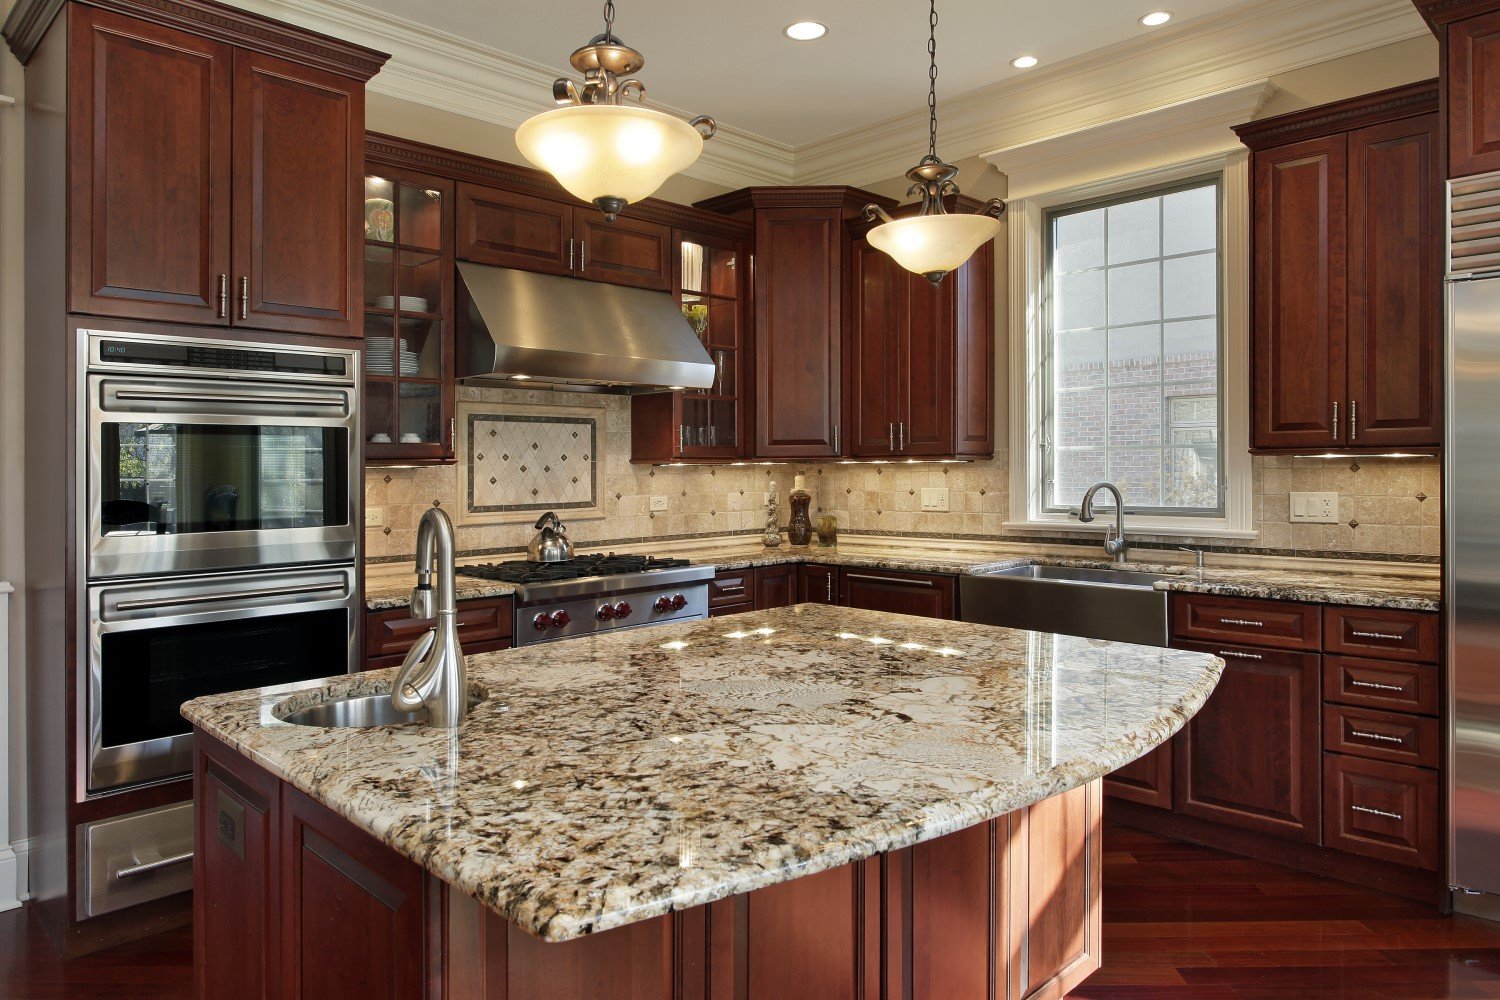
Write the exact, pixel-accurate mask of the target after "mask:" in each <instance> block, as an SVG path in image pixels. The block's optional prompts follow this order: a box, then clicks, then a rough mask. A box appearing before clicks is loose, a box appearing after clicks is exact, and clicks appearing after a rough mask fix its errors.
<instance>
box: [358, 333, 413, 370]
mask: <svg viewBox="0 0 1500 1000" xmlns="http://www.w3.org/2000/svg"><path fill="white" fill-rule="evenodd" d="M402 343H403V345H404V343H405V341H403V342H402ZM365 371H367V372H369V373H370V374H372V375H394V374H396V338H394V337H366V338H365Z"/></svg>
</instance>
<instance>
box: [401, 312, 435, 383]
mask: <svg viewBox="0 0 1500 1000" xmlns="http://www.w3.org/2000/svg"><path fill="white" fill-rule="evenodd" d="M400 329H401V336H400V340H399V342H398V343H397V344H396V364H397V366H398V367H399V369H400V373H401V375H402V376H403V377H405V378H442V377H443V323H442V320H436V319H427V318H425V317H421V316H402V317H401V321H400Z"/></svg>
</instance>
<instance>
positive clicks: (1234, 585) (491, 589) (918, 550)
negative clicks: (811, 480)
mask: <svg viewBox="0 0 1500 1000" xmlns="http://www.w3.org/2000/svg"><path fill="white" fill-rule="evenodd" d="M630 548H641V549H643V550H647V549H649V550H651V551H657V552H660V551H665V550H670V553H671V554H672V555H677V556H682V557H685V558H688V559H691V560H693V561H694V562H700V563H713V564H714V565H715V566H717V567H718V568H719V569H745V568H749V567H752V566H777V565H783V564H785V563H799V562H808V563H822V564H829V565H835V566H859V567H864V568H867V569H889V570H906V571H909V572H914V573H953V574H957V575H963V574H980V573H987V572H991V571H993V570H996V569H1006V568H1010V567H1013V566H1025V565H1030V564H1033V563H1044V564H1047V565H1052V566H1089V567H1099V568H1109V567H1111V566H1114V565H1116V564H1115V563H1113V562H1111V561H1110V560H1109V559H1107V558H1100V557H1094V558H1089V557H1087V556H1085V555H1084V554H1083V553H1088V552H1091V551H1097V550H1090V549H1088V548H1085V547H1082V546H1069V547H1068V548H1069V549H1074V550H1076V551H1074V552H1069V551H1068V549H1065V548H1061V547H1058V546H1051V547H1039V546H1032V545H1027V544H1024V543H1017V542H994V543H982V542H972V543H966V542H954V543H950V544H940V543H933V542H931V541H912V542H910V543H902V542H890V541H882V542H876V541H870V542H865V541H856V542H849V543H845V544H843V545H839V546H835V547H832V548H822V547H819V546H811V547H806V548H791V547H789V546H785V545H784V546H782V547H781V548H779V549H768V548H766V547H764V546H763V545H761V544H760V543H759V542H758V541H755V540H753V539H741V538H734V539H727V540H718V541H716V542H714V543H712V544H707V545H706V544H704V543H702V542H691V543H669V544H665V545H663V544H655V545H651V546H634V547H627V548H625V549H623V550H622V551H629V549H630ZM1137 551H1138V552H1148V551H1152V550H1145V549H1141V550H1137ZM504 558H514V557H507V556H493V557H479V558H467V559H461V560H460V564H462V563H473V562H488V561H494V560H497V559H504ZM1213 560H1214V557H1213V556H1210V562H1212V561H1213ZM1235 562H1236V565H1234V566H1228V567H1219V566H1212V565H1211V566H1209V568H1207V569H1205V570H1203V572H1202V573H1201V574H1200V573H1199V572H1198V570H1196V569H1194V568H1193V567H1191V566H1187V565H1183V564H1182V563H1166V562H1151V561H1149V560H1145V559H1143V560H1132V561H1131V562H1130V563H1128V564H1126V568H1129V569H1137V570H1142V571H1145V572H1154V573H1165V574H1170V575H1172V576H1173V579H1171V580H1167V581H1163V582H1162V583H1159V584H1157V588H1158V589H1160V590H1175V591H1183V592H1187V593H1196V594H1219V595H1223V596H1227V597H1254V598H1266V599H1270V600H1283V601H1307V602H1311V603H1319V604H1344V605H1355V606H1359V607H1377V608H1398V609H1404V610H1408V611H1437V610H1439V608H1440V607H1441V600H1440V591H1441V586H1440V582H1439V579H1438V574H1437V569H1436V567H1425V566H1424V567H1405V568H1404V569H1398V568H1397V567H1395V566H1394V565H1393V566H1392V567H1391V569H1390V571H1389V572H1382V571H1381V570H1380V568H1378V567H1377V566H1376V565H1375V564H1371V563H1358V564H1352V565H1351V564H1348V563H1343V562H1341V561H1340V560H1336V559H1326V560H1317V561H1313V560H1284V559H1277V558H1274V557H1266V558H1265V559H1264V560H1253V559H1252V560H1247V559H1246V557H1239V558H1237V559H1236V560H1235ZM1247 562H1249V563H1251V564H1249V565H1247V564H1246V563H1247ZM413 579H414V578H413V574H412V570H411V567H410V565H409V564H408V563H405V562H401V563H389V564H380V565H378V566H370V567H367V568H366V573H365V605H366V606H367V607H368V608H369V609H370V610H372V611H378V610H387V609H390V608H399V607H404V606H405V605H406V603H407V600H408V598H409V597H410V595H411V586H412V582H413ZM457 587H458V597H459V599H460V600H464V599H472V598H479V597H498V596H503V595H506V594H513V593H515V590H516V588H515V587H514V586H512V585H511V584H507V583H497V582H495V581H492V580H481V579H479V578H477V577H466V576H460V577H458V582H457Z"/></svg>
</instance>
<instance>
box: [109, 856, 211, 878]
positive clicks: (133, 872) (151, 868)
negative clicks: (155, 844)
mask: <svg viewBox="0 0 1500 1000" xmlns="http://www.w3.org/2000/svg"><path fill="white" fill-rule="evenodd" d="M191 860H193V852H192V851H187V852H185V853H183V854H174V855H172V856H171V857H169V858H158V859H157V860H155V861H147V862H145V863H143V864H136V865H130V866H129V867H128V868H120V869H116V871H115V878H117V879H120V878H135V877H136V876H137V875H149V874H150V873H151V872H158V871H161V870H162V869H163V868H171V867H172V866H174V865H180V864H184V863H185V862H188V861H191Z"/></svg>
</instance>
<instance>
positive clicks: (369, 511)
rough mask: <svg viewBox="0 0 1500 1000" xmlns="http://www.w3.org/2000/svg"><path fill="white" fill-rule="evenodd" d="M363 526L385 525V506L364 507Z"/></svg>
mask: <svg viewBox="0 0 1500 1000" xmlns="http://www.w3.org/2000/svg"><path fill="white" fill-rule="evenodd" d="M365 527H366V528H383V527H385V508H384V507H366V508H365Z"/></svg>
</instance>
